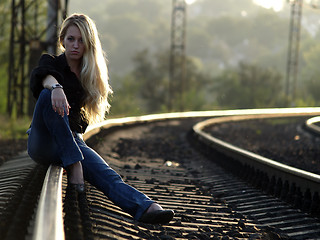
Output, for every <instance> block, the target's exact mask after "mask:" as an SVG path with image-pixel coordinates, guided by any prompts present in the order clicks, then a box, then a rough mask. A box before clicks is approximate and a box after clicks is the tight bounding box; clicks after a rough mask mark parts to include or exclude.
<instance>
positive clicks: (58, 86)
mask: <svg viewBox="0 0 320 240" xmlns="http://www.w3.org/2000/svg"><path fill="white" fill-rule="evenodd" d="M56 88H61V89H63V86H62V85H61V84H60V83H55V84H53V85H52V86H51V91H52V90H54V89H56Z"/></svg>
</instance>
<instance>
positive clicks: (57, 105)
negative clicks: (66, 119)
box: [51, 88, 71, 117]
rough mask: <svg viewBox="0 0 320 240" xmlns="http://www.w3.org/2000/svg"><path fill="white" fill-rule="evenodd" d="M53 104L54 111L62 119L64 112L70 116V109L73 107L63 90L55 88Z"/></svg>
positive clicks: (52, 96)
mask: <svg viewBox="0 0 320 240" xmlns="http://www.w3.org/2000/svg"><path fill="white" fill-rule="evenodd" d="M51 102H52V108H53V110H54V111H55V112H57V113H58V114H59V115H60V116H61V117H63V116H64V110H66V113H67V115H69V108H71V107H70V105H69V103H68V100H67V97H66V95H65V94H64V91H63V89H62V88H54V89H53V90H52V91H51Z"/></svg>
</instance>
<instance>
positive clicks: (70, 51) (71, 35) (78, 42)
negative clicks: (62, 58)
mask: <svg viewBox="0 0 320 240" xmlns="http://www.w3.org/2000/svg"><path fill="white" fill-rule="evenodd" d="M63 45H64V48H65V54H66V58H67V59H68V60H71V61H80V60H81V59H82V56H83V53H84V48H85V47H84V44H83V41H82V36H81V33H80V30H79V28H78V27H77V26H75V25H71V26H70V27H68V29H67V32H66V36H65V38H64V40H63Z"/></svg>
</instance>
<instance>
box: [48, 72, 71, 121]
mask: <svg viewBox="0 0 320 240" xmlns="http://www.w3.org/2000/svg"><path fill="white" fill-rule="evenodd" d="M56 84H59V82H58V81H57V79H55V78H54V77H53V76H52V75H47V76H46V77H45V78H44V80H43V82H42V85H43V87H44V88H47V89H50V90H51V102H52V108H53V110H54V111H55V112H58V114H59V115H61V117H63V116H64V110H66V113H67V115H69V108H70V105H69V103H68V100H67V97H66V95H65V93H64V91H63V88H62V87H57V88H53V86H55V85H56Z"/></svg>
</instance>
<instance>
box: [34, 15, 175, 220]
mask: <svg viewBox="0 0 320 240" xmlns="http://www.w3.org/2000/svg"><path fill="white" fill-rule="evenodd" d="M59 43H60V47H61V49H62V52H63V53H62V54H61V55H59V56H52V55H48V54H44V55H43V56H42V57H41V58H40V61H39V65H38V66H37V67H36V68H35V69H34V70H33V71H32V74H31V81H30V88H31V91H32V93H33V96H34V97H35V98H36V99H37V103H36V107H35V111H34V114H33V119H32V123H31V127H30V129H29V130H28V134H29V138H28V153H29V155H30V157H31V158H32V159H33V160H34V161H36V162H38V163H42V164H51V163H53V164H62V166H63V167H64V168H65V169H66V170H67V173H68V187H70V188H75V189H76V190H77V191H78V192H79V193H81V192H83V191H85V188H84V179H85V180H87V181H88V182H90V183H91V184H92V185H94V186H95V187H97V188H98V189H99V190H101V191H102V192H104V194H105V195H106V196H107V197H108V198H109V199H110V200H112V201H113V202H114V203H115V204H116V205H118V206H119V207H121V208H122V209H123V210H124V211H126V212H128V213H129V214H131V215H132V216H133V218H134V219H136V220H138V221H141V222H146V223H153V224H157V223H160V224H165V223H168V222H169V221H171V219H172V218H173V215H174V213H173V211H172V210H163V208H162V207H161V206H160V205H159V204H157V203H155V202H154V201H152V200H151V199H150V198H148V197H147V196H146V195H144V194H143V193H141V192H139V191H138V190H137V189H135V188H133V187H131V186H129V185H127V184H126V183H124V182H123V180H122V179H121V177H120V176H119V175H118V174H117V173H116V172H115V171H114V170H113V169H111V168H110V167H109V165H108V164H107V163H106V162H105V161H104V160H103V159H102V158H101V157H100V156H99V155H98V154H97V153H96V152H95V151H94V150H92V149H91V148H89V147H88V146H87V145H86V144H85V142H84V141H83V139H82V134H83V133H84V132H85V130H86V128H87V126H88V124H89V123H94V122H97V121H100V120H102V119H103V118H104V116H105V113H106V111H108V110H109V107H110V104H109V103H108V96H109V95H110V94H111V93H112V90H111V88H110V86H109V84H108V71H107V65H106V61H105V58H104V55H103V51H102V48H101V44H100V40H99V38H98V32H97V29H96V26H95V24H94V22H93V21H92V20H91V19H90V18H89V17H88V16H86V15H83V14H73V15H71V16H70V17H68V18H67V19H66V20H65V21H64V22H63V24H62V27H61V31H60V35H59Z"/></svg>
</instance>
